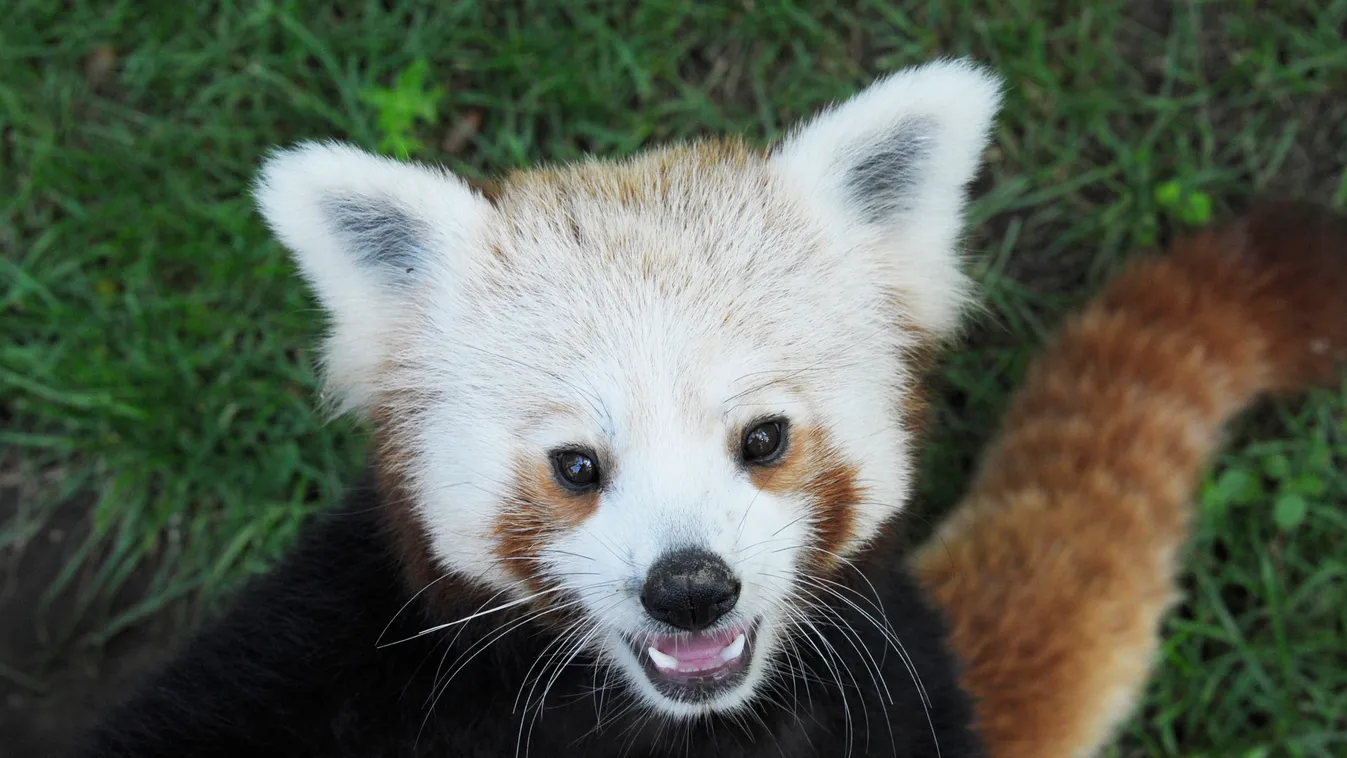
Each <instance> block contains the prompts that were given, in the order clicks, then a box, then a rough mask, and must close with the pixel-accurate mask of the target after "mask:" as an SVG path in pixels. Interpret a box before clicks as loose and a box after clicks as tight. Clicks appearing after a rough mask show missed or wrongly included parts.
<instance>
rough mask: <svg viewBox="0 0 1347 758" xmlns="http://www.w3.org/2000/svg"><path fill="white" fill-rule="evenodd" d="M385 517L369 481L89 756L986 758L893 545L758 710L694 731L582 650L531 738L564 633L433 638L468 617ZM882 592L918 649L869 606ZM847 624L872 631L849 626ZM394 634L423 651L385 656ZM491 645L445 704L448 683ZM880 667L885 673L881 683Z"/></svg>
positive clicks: (939, 630) (117, 718)
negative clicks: (868, 616) (431, 589)
mask: <svg viewBox="0 0 1347 758" xmlns="http://www.w3.org/2000/svg"><path fill="white" fill-rule="evenodd" d="M381 521H382V517H381V508H380V504H379V502H378V497H377V495H376V494H375V493H374V491H373V490H372V489H370V488H368V487H362V488H360V489H358V490H356V491H354V492H353V493H352V495H351V496H350V497H349V498H348V500H347V502H346V503H345V504H344V506H343V507H342V508H340V509H336V510H333V511H331V512H329V513H327V514H325V515H323V516H321V517H319V518H317V519H316V520H315V521H314V522H313V523H312V524H310V525H309V527H308V528H307V530H306V533H305V534H304V535H303V536H302V538H301V540H300V542H299V544H298V545H297V546H296V547H295V549H294V550H293V551H292V553H291V554H290V555H289V556H288V557H287V558H286V559H285V560H284V561H283V562H282V563H281V564H280V565H279V566H278V567H276V568H275V569H274V570H273V571H272V572H271V573H269V574H267V575H265V576H263V577H261V578H260V579H259V580H258V581H256V582H254V583H253V584H252V585H250V586H249V587H248V588H246V589H245V590H244V591H243V592H242V593H241V595H240V596H239V597H238V598H237V600H236V603H235V606H234V608H233V610H232V611H231V612H230V613H229V614H227V615H226V616H225V617H224V618H223V619H221V620H220V621H218V622H216V623H214V624H213V625H211V626H210V627H208V628H207V629H205V630H204V631H202V632H201V633H200V634H198V635H197V636H196V637H195V638H194V639H192V640H191V641H189V643H188V644H187V645H186V646H185V648H184V649H183V650H182V651H181V652H180V653H179V655H178V656H177V658H176V659H175V660H174V661H172V662H171V663H170V664H169V665H168V666H167V667H166V668H164V669H163V670H161V671H159V672H157V673H156V674H155V675H154V676H153V677H151V678H150V679H149V681H147V682H145V683H144V685H143V686H142V687H141V688H140V689H139V691H138V692H136V693H135V694H134V695H133V696H132V697H131V698H130V699H129V700H127V701H126V702H125V703H123V704H122V705H121V706H120V707H118V708H115V709H113V710H112V711H110V712H108V713H107V714H105V716H104V718H103V719H102V720H101V722H100V723H99V724H98V725H97V727H96V728H95V729H94V730H92V731H91V732H90V733H89V734H87V735H86V736H85V737H86V739H85V740H84V742H83V744H82V747H81V748H80V751H79V753H78V755H81V756H88V757H90V758H93V757H95V756H97V757H110V756H136V758H153V757H154V756H165V757H169V756H171V757H172V758H178V757H179V756H189V755H190V756H200V757H202V758H205V757H209V756H248V757H249V758H259V757H260V756H265V755H286V756H309V755H312V756H323V758H341V757H344V756H351V757H354V756H360V757H361V758H374V757H375V756H387V757H389V758H392V757H393V756H399V757H400V756H431V755H436V756H493V757H494V756H513V755H516V754H517V755H521V756H522V755H525V754H527V755H530V756H536V757H537V758H543V757H545V756H567V757H568V758H576V757H577V756H610V755H611V756H618V755H633V756H636V755H657V756H662V755H669V756H757V755H762V756H813V755H818V756H828V757H830V758H831V757H832V756H843V755H846V754H847V750H848V747H850V752H851V754H854V755H880V756H884V755H902V756H909V757H920V756H936V755H941V756H944V758H960V757H966V756H977V755H981V754H982V753H981V750H980V748H979V747H978V743H977V740H976V738H975V736H974V735H973V733H972V732H971V731H970V729H969V727H968V724H969V723H970V715H971V709H970V706H969V703H968V701H967V698H966V697H965V695H964V694H963V693H962V692H960V691H959V689H958V687H957V685H956V669H955V662H954V660H953V659H952V657H951V656H950V654H949V653H947V652H946V650H945V648H944V644H943V639H944V627H943V625H942V623H941V621H940V618H939V617H938V615H937V614H936V612H935V611H933V610H932V608H931V607H930V606H928V605H927V604H926V602H925V601H924V600H923V599H922V596H921V594H920V591H919V590H918V589H917V587H916V585H915V584H914V583H913V581H912V580H911V579H910V578H909V577H908V576H907V575H906V574H905V573H904V570H903V569H902V564H901V560H900V557H899V556H898V555H897V553H896V551H895V552H890V551H889V550H887V549H885V548H884V547H883V546H879V547H876V548H875V549H873V550H872V551H871V557H870V558H869V559H868V562H862V563H858V564H857V565H858V567H860V570H859V571H856V570H846V571H844V572H843V573H842V574H839V575H838V576H837V577H836V578H835V581H837V582H840V583H841V584H843V585H847V586H848V587H849V589H847V590H840V591H839V592H840V595H842V596H846V597H848V598H851V599H848V600H846V601H843V600H840V599H839V600H837V601H836V602H835V604H834V606H835V607H833V608H832V612H833V613H835V614H837V618H833V619H829V618H826V616H827V615H828V614H823V615H821V616H819V617H817V618H816V619H815V621H814V623H815V625H816V626H817V628H818V630H819V632H820V633H821V634H822V635H823V636H824V637H825V638H826V643H825V642H823V641H822V640H820V639H818V638H817V637H813V638H810V637H808V636H801V637H800V638H799V639H798V640H796V641H795V644H794V648H793V649H792V653H791V660H792V665H791V666H790V667H789V669H790V670H785V669H783V670H782V671H780V672H778V673H777V674H776V675H775V679H774V681H771V683H770V686H769V690H770V691H769V692H768V695H769V696H768V697H764V698H759V699H758V704H757V706H756V707H755V708H754V709H753V710H752V711H751V712H746V713H742V714H738V715H737V717H735V718H721V717H716V718H708V719H705V720H702V721H698V722H692V723H674V722H669V721H667V720H665V719H664V718H661V717H652V716H650V715H649V714H648V712H646V711H645V710H644V709H643V708H640V707H636V708H627V707H626V706H627V705H630V704H631V700H630V699H629V698H626V697H625V696H624V695H622V694H620V693H617V692H609V693H608V694H606V695H605V696H604V697H605V702H603V703H602V704H600V703H599V702H598V697H599V696H598V695H596V694H594V691H595V690H596V689H599V688H601V686H602V685H603V684H604V683H605V676H604V672H603V671H602V670H601V669H600V668H599V667H595V666H593V665H592V663H593V662H592V661H591V660H587V659H584V657H583V656H581V657H578V658H576V659H575V660H573V661H572V662H571V663H570V665H568V666H566V667H565V668H564V669H563V670H562V671H561V672H560V673H559V674H557V676H556V679H555V681H553V682H552V683H551V687H550V690H549V691H548V694H547V701H546V702H547V708H546V710H545V711H544V712H543V713H542V715H541V717H538V718H535V715H536V711H530V712H529V718H528V720H527V723H524V724H523V726H522V727H521V712H522V710H523V709H522V707H517V704H516V701H517V700H519V702H520V703H521V704H522V702H523V701H524V700H527V699H528V688H527V687H526V686H525V683H526V682H528V683H532V677H533V676H536V675H537V674H538V673H539V669H540V668H542V666H541V665H539V666H538V667H534V664H535V662H537V661H538V660H539V659H540V657H542V656H544V654H545V652H546V653H547V654H550V653H551V652H555V648H553V650H552V651H547V648H548V645H549V643H551V642H553V641H554V640H555V635H554V634H553V633H552V632H550V631H548V630H546V629H542V628H539V627H536V626H533V625H531V624H527V623H525V624H524V625H522V626H520V627H518V628H516V629H515V630H514V631H512V632H510V633H508V634H505V635H503V636H501V637H500V638H499V639H496V640H494V641H493V640H492V639H491V638H492V636H493V635H494V633H495V632H496V630H497V629H498V628H500V627H501V625H502V624H505V623H506V622H507V621H510V620H514V619H517V618H518V616H517V615H516V616H511V617H510V618H505V617H504V613H507V612H502V613H499V614H491V615H487V616H483V617H482V618H479V619H476V620H474V621H472V622H469V623H467V624H463V625H460V626H455V627H451V628H449V629H445V630H442V631H439V632H435V633H432V634H427V635H424V636H421V637H416V636H415V635H416V633H417V632H419V631H421V630H423V629H426V628H428V627H430V626H434V625H436V624H439V623H444V622H446V621H452V620H454V619H453V618H442V617H436V618H429V617H428V613H427V610H426V609H425V608H424V607H423V606H422V605H420V604H419V603H417V602H415V601H413V602H411V603H410V604H408V599H409V597H410V593H408V592H406V591H405V589H404V587H405V583H404V581H403V580H402V576H401V574H400V572H399V567H398V566H397V565H396V560H395V557H394V556H395V554H394V552H393V550H392V549H391V548H390V545H389V542H388V541H387V540H385V538H384V537H383V531H382V529H381ZM861 571H863V572H864V573H865V574H866V576H864V577H862V576H861ZM446 581H451V580H446ZM872 584H873V586H874V588H877V589H872V588H871V586H870V585H872ZM876 592H877V593H878V595H879V597H880V598H881V599H882V605H883V608H884V610H885V611H886V613H887V616H888V620H889V622H890V623H891V625H892V627H893V630H894V631H896V633H897V638H898V639H899V640H900V641H901V642H902V644H903V646H904V648H905V656H900V655H898V654H897V653H895V651H894V648H893V647H891V646H889V645H886V643H885V642H884V640H883V638H882V636H881V634H880V632H879V630H878V629H877V628H876V626H875V625H873V624H871V623H870V622H868V621H867V620H865V619H864V618H863V617H861V615H860V614H859V613H858V612H857V608H859V607H865V606H866V605H867V604H868V603H870V602H871V601H872V600H873V599H874V598H875V596H876V594H875V593H876ZM459 594H460V595H461V598H462V606H461V608H459V609H458V611H459V614H458V616H457V617H463V616H467V615H470V614H471V613H472V612H474V611H475V610H477V609H478V608H479V607H481V606H482V604H483V603H484V602H486V600H487V598H488V596H487V595H485V594H483V593H482V592H481V591H480V590H478V589H476V588H474V587H472V586H470V585H468V584H466V583H464V584H463V586H462V591H461V593H459ZM404 604H406V605H407V607H406V608H405V609H404V607H403V606H404ZM853 606H854V607H853ZM838 619H843V620H845V621H846V623H847V624H848V625H849V626H850V628H851V629H852V630H853V632H848V633H843V632H842V631H841V630H840V628H839V627H840V624H838V623H835V622H836V621H837V620H838ZM390 621H391V622H392V623H391V625H390ZM385 627H387V631H385ZM381 637H382V642H383V643H389V642H397V641H399V640H404V639H407V638H411V639H409V640H408V641H405V642H401V643H399V644H394V645H391V646H383V647H380V646H378V643H379V642H380V640H381ZM479 642H481V643H484V644H482V645H478V644H477V643H479ZM485 643H489V644H485ZM478 651H480V653H479V654H477V655H475V656H473V657H471V660H470V661H468V662H467V663H466V664H465V665H464V666H463V668H462V669H461V670H459V671H458V672H457V674H456V675H455V676H454V678H453V680H452V681H451V682H450V683H449V685H448V686H447V687H445V688H444V689H443V690H442V691H439V692H438V693H437V694H438V695H439V697H438V698H436V697H434V696H433V693H436V683H437V681H439V680H442V679H443V677H444V676H445V675H447V674H448V673H449V672H451V671H453V670H455V668H457V667H458V665H459V664H462V663H463V661H464V660H465V659H467V658H468V656H470V655H472V653H477V652H478ZM797 655H798V658H797ZM871 658H873V663H871V660H870V659H871ZM801 662H802V663H803V664H804V665H803V667H802V666H801V665H800V664H801ZM876 666H877V667H878V669H879V671H880V672H881V673H882V677H877V676H874V675H873V671H874V669H875V667H876ZM909 667H912V668H913V669H914V670H915V674H916V675H917V676H919V678H920V686H918V684H917V679H916V677H915V676H914V673H913V672H910V670H909ZM802 670H803V671H804V674H803V675H801V671H802ZM554 672H555V670H554V669H549V670H548V677H545V678H544V679H543V681H542V683H541V684H539V685H538V688H537V691H536V692H535V693H534V695H535V698H536V695H537V694H538V693H539V692H541V690H542V688H543V686H544V685H546V684H547V679H548V678H550V677H551V676H552V674H553V673H554ZM614 676H617V675H616V674H614ZM608 684H609V685H612V686H614V687H617V686H619V685H617V683H616V682H615V681H609V682H608ZM521 687H523V689H524V695H523V696H522V697H521V694H520V693H521ZM600 705H602V707H601V708H600ZM596 713H597V714H598V715H596ZM928 716H929V720H928ZM600 717H601V718H600ZM933 734H934V735H935V737H936V738H938V741H939V752H937V748H936V744H935V741H934V740H933ZM516 751H517V752H516Z"/></svg>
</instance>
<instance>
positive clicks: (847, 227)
mask: <svg viewBox="0 0 1347 758" xmlns="http://www.w3.org/2000/svg"><path fill="white" fill-rule="evenodd" d="M1000 102H1001V87H1000V82H999V80H998V79H997V78H996V77H995V76H993V75H992V74H990V73H988V72H986V71H984V70H983V69H981V68H979V67H977V66H975V65H973V64H972V63H970V62H968V61H963V60H942V61H937V62H934V63H928V64H925V65H922V66H918V67H915V68H911V69H908V70H905V71H900V72H898V73H896V74H892V75H890V76H887V77H885V78H883V79H880V80H879V81H877V82H876V83H874V84H872V85H870V86H869V87H867V88H866V89H865V90H863V91H862V92H860V93H859V94H857V95H855V96H853V97H852V98H851V99H850V100H847V101H845V102H843V103H841V104H840V105H837V106H835V107H832V108H829V109H827V110H825V111H823V112H822V113H820V114H818V115H817V116H815V117H814V118H813V119H812V120H810V121H809V122H807V123H805V124H804V125H803V126H801V127H800V128H798V129H797V130H796V131H795V132H794V133H793V134H791V135H789V136H788V137H787V138H786V139H785V140H784V141H783V142H782V144H781V145H780V146H778V148H777V149H776V150H775V151H774V156H773V159H774V161H775V162H776V164H777V166H778V167H779V168H780V170H781V171H782V172H783V173H784V174H785V176H786V179H787V181H788V182H789V183H790V184H792V185H794V186H796V187H797V188H798V190H799V192H800V194H801V196H802V197H804V198H805V199H806V201H807V202H808V203H810V204H811V205H813V206H814V208H815V209H816V210H817V212H818V215H819V216H820V217H821V218H822V219H823V221H824V222H825V223H826V224H827V225H828V227H829V229H828V231H829V233H830V234H832V235H834V238H835V239H839V240H840V241H842V242H843V244H844V245H846V246H847V247H851V248H864V249H869V250H872V251H875V252H877V253H879V254H880V255H881V256H882V257H881V259H880V264H879V265H881V267H882V268H883V269H884V270H885V272H886V275H887V276H888V277H889V281H888V284H889V285H890V286H893V287H895V288H896V289H898V290H900V291H901V292H902V294H903V297H904V302H905V303H906V304H907V305H908V308H909V315H910V316H911V317H912V318H913V319H914V321H915V322H916V324H917V325H918V326H919V327H921V328H922V329H924V330H926V331H927V332H928V333H930V334H932V335H934V336H937V337H939V336H944V335H947V334H949V333H950V332H952V331H953V330H954V329H955V327H957V326H958V322H959V317H960V315H961V314H962V312H963V309H964V307H965V305H966V304H967V303H968V301H969V299H970V293H971V283H970V282H969V281H968V279H967V277H966V276H965V274H964V272H963V267H962V264H961V261H960V260H959V255H958V252H957V250H956V245H957V242H958V238H959V235H960V232H961V231H962V227H963V211H964V205H965V202H966V191H967V190H966V187H967V184H968V183H969V182H970V181H971V180H972V179H973V177H974V175H975V174H976V172H977V168H978V166H979V164H980V163H981V158H982V152H983V150H984V149H985V147H986V144H987V139H988V134H989V132H990V130H991V125H992V122H993V120H994V119H995V117H996V112H997V110H998V108H999V107H1000Z"/></svg>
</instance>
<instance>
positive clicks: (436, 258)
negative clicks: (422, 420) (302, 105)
mask: <svg viewBox="0 0 1347 758" xmlns="http://www.w3.org/2000/svg"><path fill="white" fill-rule="evenodd" d="M254 196H255V198H256V200H257V205H258V207H259V209H260V210H261V212H262V215H263V217H264V218H265V219H266V222H267V225H268V226H269V227H270V228H271V230H272V232H273V233H274V234H275V236H276V238H277V239H278V240H279V241H280V242H281V243H282V244H284V245H285V246H286V247H287V248H288V249H289V250H290V252H291V253H292V256H293V258H294V260H295V262H296V264H297V265H298V267H299V270H300V273H301V274H302V275H303V276H304V278H305V280H307V281H308V283H309V285H310V286H311V287H312V288H313V291H314V294H315V295H316V296H317V298H318V301H319V302H320V303H321V304H322V306H323V309H324V310H325V311H326V312H327V315H328V318H329V321H330V324H331V331H330V335H329V338H328V341H327V343H326V345H325V349H324V354H323V363H324V368H325V373H326V377H325V378H326V381H327V385H328V390H329V391H330V393H331V395H330V396H331V398H332V402H333V403H334V410H336V411H338V412H344V411H346V410H349V409H352V408H357V407H361V406H363V405H365V402H366V401H367V400H368V399H369V395H370V393H371V392H372V391H373V382H374V379H375V371H376V370H377V368H378V366H379V364H380V363H381V362H382V361H383V359H384V358H385V357H386V356H385V355H384V352H383V351H384V350H385V349H386V348H387V346H388V345H389V342H390V340H389V336H390V332H391V330H392V329H393V328H394V325H393V322H394V320H395V319H396V317H397V314H398V312H399V310H400V308H401V307H402V306H404V305H405V304H406V303H405V301H406V298H407V292H408V290H409V289H410V288H415V287H416V286H417V285H418V284H420V283H421V282H424V281H427V280H428V279H429V278H431V277H440V276H444V275H449V276H452V272H453V270H454V268H455V266H456V264H457V263H458V259H459V258H460V257H461V256H462V255H463V253H464V252H465V251H466V249H467V248H468V247H470V246H471V244H472V240H473V238H474V237H475V236H476V235H477V233H478V231H479V230H480V229H481V227H482V224H483V221H484V219H485V218H486V215H487V214H488V212H489V209H490V204H489V203H488V202H487V201H486V200H485V199H484V198H483V197H481V196H480V195H479V194H478V193H476V192H475V191H474V190H472V189H471V188H470V187H469V186H468V185H467V184H466V183H465V182H464V181H463V180H461V179H459V178H458V177H456V176H454V175H453V174H450V173H449V172H447V171H444V170H442V169H436V168H431V167H427V166H422V165H417V164H412V163H403V162H399V161H395V160H392V159H390V158H385V157H382V156H377V155H372V154H370V153H366V152H364V151H362V150H359V149H357V148H354V147H351V146H348V145H342V144H338V143H312V142H310V143H304V144H301V145H298V146H296V147H293V148H289V149H285V150H280V151H277V152H274V153H272V154H271V155H270V156H268V158H267V160H266V161H265V163H264V164H263V166H262V170H261V172H260V174H259V176H258V178H257V182H256V184H255V186H254Z"/></svg>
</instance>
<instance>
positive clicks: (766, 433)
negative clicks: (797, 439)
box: [744, 421, 786, 464]
mask: <svg viewBox="0 0 1347 758" xmlns="http://www.w3.org/2000/svg"><path fill="white" fill-rule="evenodd" d="M785 439H786V422H784V421H764V422H763V423H761V424H758V425H757V426H755V427H753V428H751V429H749V430H748V432H747V433H745V434H744V460H745V461H746V462H748V463H758V464H762V463H771V462H772V461H773V460H776V458H777V456H778V455H779V454H780V453H781V450H782V448H783V447H785V446H784V444H783V443H784V442H785Z"/></svg>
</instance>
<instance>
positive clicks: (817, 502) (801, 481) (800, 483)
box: [733, 427, 865, 571]
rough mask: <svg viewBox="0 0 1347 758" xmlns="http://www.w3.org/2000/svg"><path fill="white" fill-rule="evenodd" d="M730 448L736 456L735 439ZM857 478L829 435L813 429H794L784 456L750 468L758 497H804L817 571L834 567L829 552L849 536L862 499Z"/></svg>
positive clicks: (836, 551)
mask: <svg viewBox="0 0 1347 758" xmlns="http://www.w3.org/2000/svg"><path fill="white" fill-rule="evenodd" d="M733 444H734V446H735V447H734V450H735V452H736V454H737V451H738V444H739V441H738V439H737V438H736V439H735V440H734V442H733ZM857 476H858V473H857V470H856V467H855V466H852V465H850V464H848V463H847V462H846V460H845V459H844V458H843V457H842V454H841V452H839V451H838V449H837V448H836V447H835V446H834V445H833V444H832V442H831V441H830V440H829V438H828V433H827V432H826V431H824V430H822V429H819V428H817V427H803V428H801V427H793V428H792V429H791V430H790V438H789V442H788V447H787V448H786V452H785V453H784V454H783V457H782V458H781V459H780V460H779V461H778V462H777V463H775V464H773V465H771V466H754V467H750V468H749V477H750V478H751V479H752V481H753V484H754V486H756V487H757V488H758V489H760V490H762V491H763V492H770V493H772V494H774V495H780V496H783V497H791V496H800V495H803V496H804V497H806V498H808V500H809V502H810V504H811V505H812V507H813V509H814V513H813V516H814V518H813V520H812V523H813V526H814V530H815V534H816V535H817V537H818V544H817V545H816V547H818V548H819V551H816V552H814V553H812V554H811V562H812V564H813V566H814V567H815V568H816V569H818V570H820V571H822V570H826V569H828V568H831V567H832V566H833V564H834V563H835V562H836V558H834V557H833V555H830V553H838V552H839V551H840V549H841V548H842V547H843V546H845V545H846V543H847V542H848V541H849V540H850V539H851V537H852V535H853V534H854V528H855V519H856V515H855V510H854V509H855V507H856V503H858V502H859V501H860V500H861V499H862V498H864V497H865V491H864V488H863V487H861V486H860V485H859V484H858V483H857ZM822 551H826V552H822Z"/></svg>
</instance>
